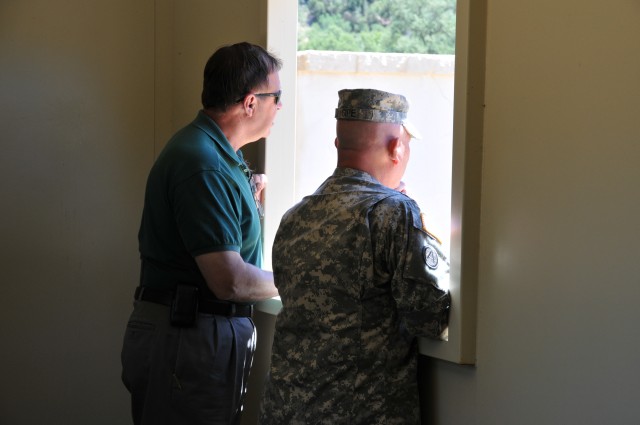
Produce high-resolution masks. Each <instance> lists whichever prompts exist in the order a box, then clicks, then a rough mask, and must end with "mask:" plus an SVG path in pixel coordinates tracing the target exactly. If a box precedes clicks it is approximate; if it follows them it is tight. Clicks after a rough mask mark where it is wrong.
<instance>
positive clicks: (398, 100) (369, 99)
mask: <svg viewBox="0 0 640 425" xmlns="http://www.w3.org/2000/svg"><path fill="white" fill-rule="evenodd" d="M408 111H409V102H408V101H407V99H406V98H405V97H404V96H402V95H400V94H394V93H389V92H386V91H381V90H375V89H343V90H340V91H339V92H338V107H337V108H336V113H335V117H336V119H339V120H356V121H371V122H381V123H394V124H400V125H402V126H403V127H404V128H405V130H407V132H408V133H409V134H410V135H411V137H413V138H416V139H419V138H420V133H418V131H417V130H416V129H415V127H414V126H413V125H411V123H409V122H408V120H407V112H408Z"/></svg>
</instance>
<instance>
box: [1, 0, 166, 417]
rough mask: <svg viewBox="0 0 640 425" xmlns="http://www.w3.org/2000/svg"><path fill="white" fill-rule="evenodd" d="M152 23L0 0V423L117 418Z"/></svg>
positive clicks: (88, 5) (116, 9) (89, 5)
mask: <svg viewBox="0 0 640 425" xmlns="http://www.w3.org/2000/svg"><path fill="white" fill-rule="evenodd" d="M153 26H154V22H153V1H151V0H140V1H136V2H130V1H126V0H121V1H111V0H110V1H103V2H85V1H81V0H69V1H66V2H56V3H55V6H53V3H51V2H49V1H45V0H42V1H37V0H29V1H3V2H1V3H0V70H1V71H0V93H1V94H0V128H2V142H1V146H2V153H0V174H1V176H2V178H0V199H1V201H0V202H1V205H2V213H1V214H2V220H0V235H1V236H0V239H1V240H2V244H1V245H0V246H1V247H0V250H1V251H2V253H1V255H0V264H1V267H0V275H1V276H2V277H1V281H2V284H0V299H2V302H3V308H2V311H1V313H0V317H1V318H2V320H0V340H2V362H0V376H2V377H3V381H4V382H5V385H4V389H3V392H2V393H3V395H2V397H0V423H3V424H34V425H35V424H45V423H47V424H73V423H78V424H80V423H91V424H113V423H126V421H127V419H128V417H129V410H128V404H127V403H128V401H127V396H126V394H125V392H124V391H123V387H122V384H121V383H120V377H119V375H120V359H119V355H120V347H121V339H122V335H123V332H124V326H125V323H126V318H127V316H128V313H129V310H130V308H131V296H132V291H133V288H134V287H135V285H136V282H137V275H138V268H139V265H138V254H137V242H136V234H137V228H138V224H139V217H140V207H141V205H142V190H143V185H144V179H145V174H146V172H147V170H148V168H149V167H150V165H151V161H152V159H153V150H152V147H153V132H154V121H153V104H154V92H153V68H154V58H153V45H154V39H153ZM116 28H117V30H116Z"/></svg>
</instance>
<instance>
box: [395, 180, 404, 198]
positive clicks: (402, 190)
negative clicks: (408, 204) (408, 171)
mask: <svg viewBox="0 0 640 425" xmlns="http://www.w3.org/2000/svg"><path fill="white" fill-rule="evenodd" d="M395 190H397V191H398V192H400V193H404V194H405V195H406V194H407V185H406V184H405V183H404V182H403V181H402V180H401V181H400V185H399V186H398V187H396V189H395Z"/></svg>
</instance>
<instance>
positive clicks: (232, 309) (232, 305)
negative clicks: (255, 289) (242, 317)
mask: <svg viewBox="0 0 640 425" xmlns="http://www.w3.org/2000/svg"><path fill="white" fill-rule="evenodd" d="M230 305H231V311H230V312H229V316H235V315H236V305H235V303H232V304H230Z"/></svg>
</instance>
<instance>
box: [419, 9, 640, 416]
mask: <svg viewBox="0 0 640 425" xmlns="http://www.w3.org/2000/svg"><path fill="white" fill-rule="evenodd" d="M639 19H640V2H638V1H629V0H613V1H611V2H606V3H605V2H600V1H596V0H586V1H580V2H577V1H568V0H563V1H558V0H542V1H535V2H513V1H501V0H489V1H488V16H487V51H486V87H485V89H486V97H485V102H484V103H485V105H486V108H485V122H484V151H483V153H484V160H483V172H482V177H483V185H482V189H483V192H482V211H481V213H482V217H481V231H480V233H481V235H480V237H481V241H480V260H481V261H480V281H479V304H478V333H477V366H476V367H475V369H473V368H465V367H459V366H455V365H451V364H447V363H442V362H433V361H430V362H427V369H428V372H429V374H430V382H429V388H430V389H431V390H433V391H434V401H433V402H431V403H430V404H429V405H428V408H429V409H430V411H431V413H429V414H428V417H429V418H431V419H433V420H432V421H431V423H434V424H443V425H444V424H446V425H452V424H482V425H496V424H498V425H499V424H514V425H540V424H545V425H549V424H558V425H560V424H593V425H596V424H635V423H640V405H639V404H638V403H637V394H638V392H637V391H638V382H640V366H639V365H638V362H637V359H638V358H640V339H639V338H638V337H637V334H638V331H637V327H638V323H640V309H639V308H638V302H639V301H640V277H639V276H640V261H638V260H639V259H640V245H639V244H638V237H639V236H640V227H639V226H638V223H637V218H638V217H639V216H640V189H639V186H638V182H640V167H639V166H638V164H640V120H638V112H639V111H640V110H639V108H638V99H639V98H640V54H639V53H640V50H639V48H638V40H640V26H639V25H638V21H639Z"/></svg>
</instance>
